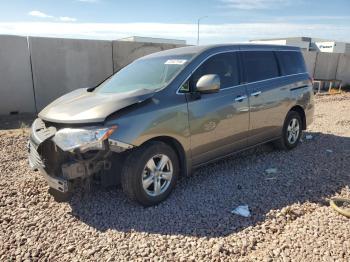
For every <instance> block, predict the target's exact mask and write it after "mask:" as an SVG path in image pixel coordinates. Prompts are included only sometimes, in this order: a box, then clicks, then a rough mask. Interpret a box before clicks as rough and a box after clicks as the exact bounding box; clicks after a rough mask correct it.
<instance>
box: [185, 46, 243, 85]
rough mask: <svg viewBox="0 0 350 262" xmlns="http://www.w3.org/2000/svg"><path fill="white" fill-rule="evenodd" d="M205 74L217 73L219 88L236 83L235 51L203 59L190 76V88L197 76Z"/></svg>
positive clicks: (237, 75) (237, 72)
mask: <svg viewBox="0 0 350 262" xmlns="http://www.w3.org/2000/svg"><path fill="white" fill-rule="evenodd" d="M207 74H217V75H219V77H220V88H221V89H224V88H227V87H232V86H236V85H238V84H239V70H238V59H237V53H236V52H232V53H223V54H218V55H214V56H213V57H211V58H209V59H208V60H207V61H205V62H204V63H203V64H202V65H201V66H200V67H199V68H198V69H197V70H196V71H195V72H194V73H193V75H192V77H191V78H190V81H189V85H190V88H191V90H194V88H195V85H196V83H197V81H198V80H199V78H201V77H202V76H203V75H207Z"/></svg>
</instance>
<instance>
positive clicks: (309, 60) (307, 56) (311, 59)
mask: <svg viewBox="0 0 350 262" xmlns="http://www.w3.org/2000/svg"><path fill="white" fill-rule="evenodd" d="M302 53H303V56H304V60H305V64H306V68H307V71H308V72H309V74H310V75H311V76H313V75H314V71H315V64H316V56H317V53H316V52H309V51H302Z"/></svg>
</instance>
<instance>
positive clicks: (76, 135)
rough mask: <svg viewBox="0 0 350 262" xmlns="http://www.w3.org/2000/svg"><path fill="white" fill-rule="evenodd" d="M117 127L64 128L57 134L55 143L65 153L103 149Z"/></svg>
mask: <svg viewBox="0 0 350 262" xmlns="http://www.w3.org/2000/svg"><path fill="white" fill-rule="evenodd" d="M116 129H117V126H112V127H86V128H63V129H61V130H59V131H57V133H56V134H55V136H54V137H53V141H54V142H55V143H56V145H57V146H58V147H59V148H61V149H62V150H63V151H73V150H74V149H76V148H79V149H80V151H82V152H84V151H88V150H94V149H103V141H104V140H106V139H107V138H109V137H110V136H111V135H112V134H113V132H114V131H115V130H116Z"/></svg>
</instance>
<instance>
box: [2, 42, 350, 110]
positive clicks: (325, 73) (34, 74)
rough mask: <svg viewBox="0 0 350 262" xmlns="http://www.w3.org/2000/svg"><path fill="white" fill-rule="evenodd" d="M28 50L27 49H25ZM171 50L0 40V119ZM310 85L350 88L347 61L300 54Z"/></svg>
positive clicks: (152, 46)
mask: <svg viewBox="0 0 350 262" xmlns="http://www.w3.org/2000/svg"><path fill="white" fill-rule="evenodd" d="M28 46H29V49H28ZM176 47H180V45H172V44H155V43H139V42H125V41H98V40H77V39H57V38H40V37H29V38H28V41H27V38H26V37H19V36H0V80H1V82H0V92H1V96H0V115H8V114H9V113H11V112H19V113H27V112H28V113H34V112H38V111H40V110H41V109H42V108H43V107H45V106H46V105H47V104H48V103H50V102H51V101H53V100H54V99H56V98H58V97H59V96H61V95H63V94H65V93H67V92H70V91H72V90H74V89H77V88H81V87H87V86H95V85H97V84H98V83H99V82H101V81H103V80H104V79H105V78H107V77H108V76H109V75H111V74H112V73H113V72H116V71H118V70H120V69H121V68H122V67H124V66H125V65H127V64H129V63H130V62H132V61H133V60H135V59H137V58H139V57H141V56H144V55H147V54H150V53H153V52H158V51H162V50H166V49H170V48H176ZM303 56H304V59H305V63H306V65H307V68H308V71H309V72H310V74H311V75H312V76H313V77H314V78H315V79H334V78H336V79H340V80H342V81H343V84H344V85H346V84H348V85H350V55H349V54H347V55H346V54H333V53H315V52H303Z"/></svg>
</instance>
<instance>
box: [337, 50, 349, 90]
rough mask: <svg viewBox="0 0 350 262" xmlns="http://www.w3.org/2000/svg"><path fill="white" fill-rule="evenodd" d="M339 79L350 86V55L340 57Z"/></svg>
mask: <svg viewBox="0 0 350 262" xmlns="http://www.w3.org/2000/svg"><path fill="white" fill-rule="evenodd" d="M337 79H340V80H342V81H343V82H342V83H343V85H350V54H341V55H340V57H339V63H338V69H337Z"/></svg>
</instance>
